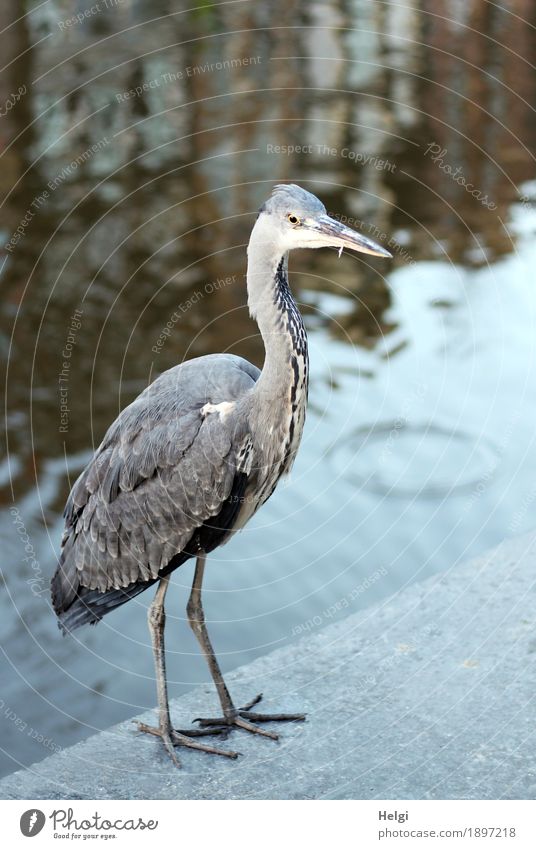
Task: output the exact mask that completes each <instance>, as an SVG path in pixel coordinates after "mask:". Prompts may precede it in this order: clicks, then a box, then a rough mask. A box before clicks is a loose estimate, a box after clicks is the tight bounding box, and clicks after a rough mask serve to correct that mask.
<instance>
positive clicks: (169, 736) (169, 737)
mask: <svg viewBox="0 0 536 849" xmlns="http://www.w3.org/2000/svg"><path fill="white" fill-rule="evenodd" d="M168 585H169V578H167V577H166V578H161V580H160V583H159V585H158V589H157V591H156V593H155V597H154V599H153V601H152V603H151V606H150V607H149V614H148V623H149V631H150V633H151V642H152V646H153V654H154V662H155V670H156V692H157V696H158V727H157V728H154V727H152V726H150V725H146V724H145V723H144V722H137V723H136V724H137V726H138V730H139V731H144V732H145V733H147V734H154V735H156V736H157V737H160V738H161V740H162V742H163V743H164V746H165V748H166V751H167V753H168V755H169V756H170V758H171V760H172V761H173V763H174V764H175V766H177V767H180V761H179V759H178V758H177V756H176V754H175V751H174V748H175V746H185V747H186V748H189V749H197V750H198V751H201V752H208V753H209V754H212V755H223V756H224V757H228V758H236V757H237V752H231V751H226V750H225V749H216V748H215V747H213V746H207V745H205V744H204V743H197V742H195V741H194V740H192V739H191V737H192V736H199V735H195V733H194V734H192V735H187V734H183V733H182V732H180V731H177V730H175V729H174V728H173V727H172V725H171V717H170V714H169V698H168V690H167V678H166V655H165V647H164V628H165V624H166V613H165V609H164V599H165V597H166V592H167V588H168Z"/></svg>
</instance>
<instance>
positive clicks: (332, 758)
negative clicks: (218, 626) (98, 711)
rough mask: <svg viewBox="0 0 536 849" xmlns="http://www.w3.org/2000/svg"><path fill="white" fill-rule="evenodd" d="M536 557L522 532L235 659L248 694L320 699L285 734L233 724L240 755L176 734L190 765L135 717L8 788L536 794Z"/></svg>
mask: <svg viewBox="0 0 536 849" xmlns="http://www.w3.org/2000/svg"><path fill="white" fill-rule="evenodd" d="M535 564H536V534H532V535H530V536H528V537H523V538H521V539H518V540H515V541H509V542H507V543H504V544H503V545H502V546H500V547H499V548H497V549H495V550H494V551H493V552H491V553H490V554H488V555H486V556H483V557H481V558H479V559H477V560H475V561H472V562H470V563H467V564H464V565H462V566H460V567H455V568H453V569H452V570H450V571H449V572H448V573H446V574H443V575H441V576H439V577H436V578H433V579H431V580H428V581H426V582H423V583H421V584H416V585H413V586H411V587H410V588H409V589H407V590H406V591H404V592H402V593H400V594H398V595H397V596H395V597H393V598H391V599H389V600H388V601H387V602H386V603H384V604H382V605H378V606H376V607H374V608H370V609H368V610H365V611H362V612H360V613H357V614H354V615H352V616H350V617H348V618H347V619H345V620H343V621H341V622H338V623H337V624H334V625H331V626H330V627H328V628H325V629H324V630H322V631H319V632H317V633H311V634H310V635H308V636H306V637H304V638H303V639H302V640H301V641H300V642H298V643H297V644H296V645H294V646H291V647H287V648H285V649H282V650H280V651H276V652H274V653H273V654H270V655H268V656H266V657H263V658H260V659H259V660H256V661H255V662H254V663H252V664H250V665H248V666H246V667H242V668H241V669H239V670H237V671H236V672H235V673H233V674H230V675H229V676H228V679H227V680H228V684H230V686H231V689H232V691H233V694H234V696H235V700H236V702H237V703H240V702H242V701H246V700H248V699H249V698H250V697H251V696H252V695H254V694H255V693H256V692H258V691H259V689H262V690H263V691H264V692H265V693H266V694H267V695H268V694H269V696H270V698H269V699H267V700H266V702H265V703H264V705H263V707H264V709H265V710H267V711H269V710H272V711H273V710H277V711H297V710H302V709H305V710H306V711H307V713H308V720H307V722H306V723H303V724H300V725H298V724H289V725H287V726H285V727H283V728H282V729H281V740H280V742H279V743H274V742H273V741H271V740H267V739H262V738H258V737H252V736H251V735H249V734H246V733H242V732H239V731H236V732H233V734H232V735H231V736H230V737H229V738H228V740H227V742H225V743H222V745H224V746H227V747H230V748H235V749H237V750H239V751H240V752H242V753H243V754H242V757H241V758H240V759H239V760H237V761H228V760H226V759H224V758H215V757H209V756H208V755H205V754H201V753H195V752H191V751H184V750H178V754H179V756H180V758H181V761H182V764H183V768H182V769H181V770H177V769H175V768H174V767H173V766H172V764H171V763H170V761H169V760H168V759H167V755H165V754H164V753H163V750H162V748H161V744H160V741H159V740H157V739H156V738H152V737H149V736H147V735H140V734H139V733H138V732H137V731H136V730H135V727H134V726H133V725H132V723H131V722H123V723H121V724H120V725H117V726H115V727H113V728H110V729H109V730H108V731H106V732H104V733H102V734H97V735H95V736H93V737H91V738H89V739H88V740H86V741H85V742H83V743H80V744H78V745H76V746H73V747H72V748H70V749H66V750H64V751H63V752H61V753H59V754H56V755H52V756H51V757H49V758H47V759H46V760H44V761H42V762H40V763H38V764H35V765H34V766H32V767H30V768H29V769H27V770H22V771H20V772H16V773H14V774H12V775H10V776H8V777H7V778H5V779H4V780H2V781H0V797H1V798H4V799H11V798H15V799H21V798H23V799H51V798H61V799H86V798H89V799H115V798H119V799H237V798H240V799H242V798H247V799H265V798H266V799H280V798H282V799H311V798H313V799H319V798H337V799H347V798H350V799H374V798H379V799H436V798H437V799H442V798H447V799H450V798H457V799H498V798H507V799H534V797H535V796H536V754H535V747H534V729H535V716H534V713H535V712H534V704H535V695H536V687H535V683H536V675H535V673H536V669H535V658H536V653H535V650H536V635H535V628H534V624H535V616H536V614H535V610H536V605H535V601H536V594H535V580H536V569H535ZM259 709H260V708H259ZM215 710H216V701H215V698H214V694H213V692H212V691H211V690H209V689H208V688H206V687H203V688H199V689H197V690H195V691H193V692H191V693H189V694H188V695H186V696H184V697H182V698H180V699H177V700H175V701H174V702H173V704H172V715H173V718H174V720H175V722H176V723H177V726H178V727H185V726H186V727H187V726H188V724H189V721H190V719H191V718H192V717H194V716H199V715H200V714H201V715H211V714H212V715H214V713H213V712H214V711H215ZM139 718H140V719H142V720H143V721H145V722H151V723H153V722H154V721H155V716H154V713H152V712H149V713H146V714H143V715H142V716H141V717H139Z"/></svg>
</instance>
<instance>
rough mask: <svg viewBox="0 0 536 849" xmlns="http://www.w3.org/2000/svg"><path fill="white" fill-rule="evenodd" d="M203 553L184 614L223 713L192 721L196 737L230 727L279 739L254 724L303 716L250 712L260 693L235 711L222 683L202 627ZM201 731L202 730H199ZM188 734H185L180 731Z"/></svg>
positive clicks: (205, 628)
mask: <svg viewBox="0 0 536 849" xmlns="http://www.w3.org/2000/svg"><path fill="white" fill-rule="evenodd" d="M205 561H206V554H200V555H199V557H198V558H197V562H196V564H195V575H194V582H193V584H192V592H191V594H190V598H189V600H188V606H187V613H188V622H189V623H190V627H191V628H192V630H193V632H194V634H195V636H196V637H197V639H198V641H199V645H200V646H201V649H202V652H203V654H204V656H205V659H206V661H207V663H208V668H209V670H210V674H211V676H212V680H213V681H214V684H215V686H216V690H217V692H218V697H219V699H220V704H221V707H222V711H223V716H220V717H215V718H212V719H195V720H194V722H198V723H199V729H200V730H199V731H198V734H199V735H204V734H213V733H214V731H220V730H221V731H223V730H225V729H229V728H231V727H232V726H235V727H237V728H242V729H243V730H244V731H249V732H250V733H252V734H260V735H261V736H263V737H270V738H271V739H272V740H278V739H279V737H278V735H277V734H275V733H274V732H273V731H264V730H263V729H261V728H258V727H257V725H255V724H254V723H256V722H301V721H303V720H304V719H305V714H303V713H272V714H263V713H256V712H254V711H252V710H251V708H252V707H254V706H255V705H256V704H258V703H259V702H260V700H261V699H262V693H261V694H260V695H259V696H256V697H255V698H254V699H252V701H251V702H249V703H248V704H247V705H244V706H243V707H241V708H235V706H234V704H233V701H232V699H231V695H230V693H229V690H228V689H227V685H226V684H225V681H224V680H223V675H222V673H221V669H220V666H219V664H218V661H217V659H216V655H215V654H214V649H213V648H212V643H211V642H210V637H209V635H208V631H207V627H206V624H205V614H204V611H203V603H202V600H201V590H202V586H203V575H204V572H205ZM201 729H203V730H201ZM182 733H188V732H182Z"/></svg>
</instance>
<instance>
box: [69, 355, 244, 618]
mask: <svg viewBox="0 0 536 849" xmlns="http://www.w3.org/2000/svg"><path fill="white" fill-rule="evenodd" d="M258 374H259V372H258V370H257V369H256V368H255V367H254V366H252V365H251V364H250V363H248V362H247V361H246V360H242V359H241V358H240V357H234V356H231V355H214V356H208V357H201V358H199V359H197V360H191V361H188V362H186V363H183V364H182V365H180V366H176V367H175V368H173V369H170V370H169V371H167V372H165V373H164V374H163V375H161V376H160V377H159V378H157V380H155V381H154V383H152V384H151V385H150V386H149V387H147V389H145V390H144V392H142V393H141V395H140V396H138V398H137V399H136V400H135V401H134V402H133V403H132V404H130V405H129V406H128V407H127V408H126V409H125V410H123V412H122V413H121V414H120V415H119V417H118V418H117V419H116V421H115V422H114V423H113V425H112V426H111V427H110V429H109V430H108V432H107V434H106V436H105V437H104V439H103V441H102V443H101V445H100V446H99V448H98V449H97V452H96V453H95V456H94V457H93V459H92V461H91V462H90V463H89V465H88V466H87V467H86V469H85V470H84V472H83V473H82V474H81V475H80V477H79V478H78V480H77V481H76V483H75V484H74V486H73V488H72V491H71V494H70V496H69V499H68V501H67V504H66V507H65V520H66V526H65V531H64V535H63V540H62V552H61V558H60V565H59V567H58V570H57V573H56V576H55V578H54V580H53V603H54V608H55V610H56V612H61V611H64V610H66V609H67V608H68V607H69V605H70V604H71V603H72V602H73V600H74V598H75V597H76V595H77V592H78V590H79V589H80V588H81V587H85V588H89V589H94V590H98V591H99V592H105V591H107V590H110V589H112V588H119V587H126V586H129V585H131V584H133V583H134V582H136V581H149V580H151V579H154V578H156V577H157V576H158V573H159V572H160V570H162V569H163V568H164V567H165V566H166V565H167V563H169V561H170V560H171V559H172V558H173V557H174V556H175V555H176V554H178V553H179V552H181V551H182V549H183V548H184V547H185V546H186V545H187V544H188V542H189V540H190V539H191V537H192V535H193V532H194V531H195V529H196V528H198V527H199V526H200V525H201V524H202V523H203V522H204V521H206V520H207V519H209V518H211V517H212V516H215V515H216V514H217V513H218V512H219V510H220V507H221V505H222V502H223V501H225V499H226V498H227V497H228V496H229V494H230V492H231V489H232V486H233V481H234V479H235V475H236V473H237V471H241V469H240V468H239V466H240V464H241V463H243V449H244V446H247V445H248V444H249V434H248V432H247V423H245V424H244V423H243V422H241V421H239V420H238V418H237V416H235V415H233V413H232V412H230V413H229V415H226V416H220V415H205V414H204V413H203V407H204V406H205V404H207V403H210V404H213V405H216V404H219V403H221V402H224V401H225V402H232V401H236V400H238V399H239V398H240V397H241V396H242V395H243V394H244V393H245V392H247V391H248V390H249V389H251V388H252V386H253V385H254V383H255V380H256V379H257V377H258Z"/></svg>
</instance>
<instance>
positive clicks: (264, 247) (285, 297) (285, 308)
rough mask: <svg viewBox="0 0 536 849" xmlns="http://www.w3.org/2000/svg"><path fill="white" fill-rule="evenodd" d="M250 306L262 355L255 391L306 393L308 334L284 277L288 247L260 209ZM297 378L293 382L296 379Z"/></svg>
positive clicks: (252, 245) (252, 248) (251, 257)
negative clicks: (275, 238)
mask: <svg viewBox="0 0 536 849" xmlns="http://www.w3.org/2000/svg"><path fill="white" fill-rule="evenodd" d="M247 288H248V306H249V311H250V314H251V316H252V318H254V319H255V320H256V322H257V324H258V326H259V330H260V332H261V336H262V339H263V342H264V348H265V359H264V366H263V369H262V374H261V376H260V378H259V380H258V382H257V386H256V391H258V392H259V393H262V394H264V395H266V396H268V397H270V398H274V399H275V398H280V397H282V396H285V395H287V394H288V392H289V391H291V392H292V394H293V395H294V400H295V397H296V394H297V393H298V392H299V390H300V387H301V389H302V391H303V392H304V393H305V396H306V395H307V381H308V355H307V335H306V332H305V327H304V324H303V319H302V317H301V315H300V312H299V310H298V307H297V305H296V302H295V301H294V298H293V297H292V293H291V291H290V287H289V283H288V253H287V252H286V251H285V250H284V249H283V248H282V247H281V246H279V245H278V244H277V242H274V241H273V237H272V233H271V229H270V226H269V220H267V219H266V217H265V216H263V215H262V214H261V215H259V217H258V219H257V221H256V223H255V226H254V228H253V231H252V233H251V238H250V241H249V245H248V270H247ZM295 384H297V385H295Z"/></svg>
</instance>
